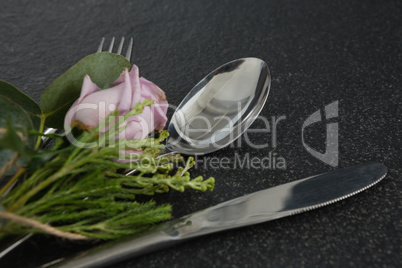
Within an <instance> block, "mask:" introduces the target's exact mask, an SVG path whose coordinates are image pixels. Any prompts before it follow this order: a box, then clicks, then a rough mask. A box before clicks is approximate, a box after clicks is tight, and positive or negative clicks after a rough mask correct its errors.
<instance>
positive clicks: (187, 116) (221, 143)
mask: <svg viewBox="0 0 402 268" xmlns="http://www.w3.org/2000/svg"><path fill="white" fill-rule="evenodd" d="M270 84H271V77H270V73H269V69H268V66H267V64H266V63H265V62H264V61H262V60H260V59H257V58H243V59H238V60H234V61H231V62H229V63H226V64H224V65H222V66H221V67H219V68H217V69H216V70H214V71H213V72H211V73H210V74H208V75H207V76H206V77H205V78H203V79H202V80H201V81H200V82H199V83H198V84H197V85H196V86H195V87H194V88H193V89H192V90H191V91H190V92H189V93H188V95H187V96H186V97H185V98H184V100H183V101H182V102H181V104H180V105H179V106H178V108H177V109H176V111H175V113H174V114H173V116H172V119H171V121H170V124H169V127H168V130H169V134H170V136H169V138H168V140H167V143H166V151H167V152H176V153H182V154H188V155H195V154H198V155H200V154H207V153H211V152H214V151H216V150H219V149H221V148H223V147H225V146H227V145H228V144H230V143H232V142H233V141H234V140H236V139H237V138H238V137H239V136H240V135H241V134H242V133H243V132H244V131H246V130H247V128H248V127H249V126H250V125H251V123H252V122H253V121H254V120H255V119H256V117H257V116H258V114H259V113H260V111H261V110H262V108H263V106H264V104H265V102H266V100H267V97H268V93H269V88H270Z"/></svg>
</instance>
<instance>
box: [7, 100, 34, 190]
mask: <svg viewBox="0 0 402 268" xmlns="http://www.w3.org/2000/svg"><path fill="white" fill-rule="evenodd" d="M0 114H1V117H0V168H1V167H4V166H6V165H8V163H10V161H11V159H12V158H13V157H14V155H15V154H19V155H22V156H25V157H26V156H28V152H29V151H31V150H33V148H34V144H35V138H34V137H32V136H29V135H28V130H30V129H33V128H34V125H33V122H32V120H31V116H30V115H29V113H28V112H27V111H26V110H24V109H23V108H22V107H21V106H20V105H19V104H18V103H16V102H14V101H13V100H11V99H9V98H8V97H5V96H4V95H0ZM21 161H22V160H21ZM12 166H14V165H12ZM13 172H15V167H14V168H12V167H10V168H9V169H8V170H4V174H6V175H7V174H10V173H13ZM4 174H0V183H3V180H4V177H3V178H1V177H2V176H3V175H4Z"/></svg>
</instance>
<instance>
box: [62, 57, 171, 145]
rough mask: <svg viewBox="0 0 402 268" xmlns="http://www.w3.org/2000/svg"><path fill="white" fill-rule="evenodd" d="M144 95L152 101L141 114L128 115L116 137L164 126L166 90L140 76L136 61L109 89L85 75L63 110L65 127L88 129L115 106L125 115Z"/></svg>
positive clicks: (138, 135) (142, 134)
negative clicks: (75, 94)
mask: <svg viewBox="0 0 402 268" xmlns="http://www.w3.org/2000/svg"><path fill="white" fill-rule="evenodd" d="M145 99H149V100H153V102H154V104H153V105H152V106H148V107H145V108H144V111H143V112H142V113H141V114H138V115H133V116H131V117H129V118H128V119H127V120H126V121H125V122H124V123H123V125H122V126H126V128H125V129H124V130H123V131H122V132H121V133H120V134H119V136H118V138H119V139H123V138H125V139H142V138H145V137H146V136H147V135H148V134H149V133H151V132H152V131H154V130H157V131H160V130H162V129H163V128H164V126H165V124H166V121H167V117H166V112H167V108H168V103H167V100H166V96H165V92H164V91H163V90H162V89H160V88H159V87H158V86H156V85H155V84H154V83H152V82H150V81H148V80H147V79H145V78H143V77H139V71H138V67H137V66H136V65H133V67H132V69H131V71H130V72H129V71H128V70H127V69H126V70H124V71H123V73H122V74H121V76H120V77H119V78H118V79H117V80H116V81H115V82H113V83H112V84H111V85H110V88H108V89H100V88H99V87H98V86H97V85H96V84H95V83H93V82H92V81H91V78H90V77H89V76H88V75H87V76H85V78H84V81H83V84H82V89H81V95H80V97H79V98H78V99H77V100H76V101H75V102H74V104H73V105H72V106H71V108H70V110H69V111H68V112H67V114H66V117H65V119H64V129H65V130H66V131H69V130H70V129H71V127H72V125H73V126H76V127H78V128H80V129H84V130H90V129H92V128H94V127H96V126H98V125H99V124H101V123H103V122H104V121H105V120H106V118H107V117H108V116H109V114H110V113H111V112H113V111H114V110H116V109H117V110H118V111H119V115H124V114H126V113H127V112H129V111H131V110H132V109H133V108H134V106H135V105H136V104H137V103H141V102H142V101H144V100H145ZM102 131H105V129H104V130H102Z"/></svg>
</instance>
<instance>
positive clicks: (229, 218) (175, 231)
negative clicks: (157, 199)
mask: <svg viewBox="0 0 402 268" xmlns="http://www.w3.org/2000/svg"><path fill="white" fill-rule="evenodd" d="M386 173H387V167H386V166H385V165H383V164H380V163H375V162H374V163H365V164H360V165H357V166H352V167H348V168H344V169H340V170H337V171H333V172H329V173H324V174H320V175H316V176H312V177H308V178H305V179H301V180H297V181H293V182H290V183H286V184H282V185H279V186H276V187H272V188H269V189H266V190H262V191H259V192H255V193H252V194H248V195H245V196H243V197H239V198H236V199H232V200H230V201H227V202H224V203H221V204H218V205H216V206H213V207H210V208H208V209H205V210H202V211H199V212H195V213H192V214H190V215H187V216H185V217H182V218H179V219H177V220H173V221H169V222H166V223H163V224H161V225H159V226H158V227H156V228H155V229H153V230H151V231H149V232H146V233H143V234H142V235H138V236H134V237H129V238H126V239H122V240H118V241H113V242H109V243H105V244H103V245H101V246H99V247H96V248H94V249H92V250H89V251H86V252H83V253H81V254H79V255H78V256H77V257H74V258H70V259H65V260H63V261H62V263H59V264H57V265H56V267H62V268H70V267H74V268H83V267H87V268H89V267H101V266H105V265H111V264H113V263H116V262H119V261H123V260H127V259H130V258H135V257H137V256H140V255H142V254H146V253H150V252H153V251H156V250H159V249H162V248H166V247H168V246H171V245H174V244H178V243H180V242H183V241H186V240H189V239H192V238H195V237H199V236H202V235H206V234H211V233H215V232H219V231H224V230H229V229H233V228H238V227H243V226H248V225H252V224H257V223H261V222H266V221H271V220H274V219H278V218H282V217H287V216H291V215H295V214H298V213H302V212H306V211H309V210H312V209H316V208H320V207H323V206H326V205H329V204H332V203H334V202H337V201H340V200H343V199H345V198H348V197H350V196H353V195H355V194H357V193H359V192H361V191H364V190H366V189H368V188H369V187H371V186H373V185H375V184H376V183H378V182H379V181H381V180H382V179H383V178H384V177H385V175H386ZM52 264H54V262H52ZM44 267H49V266H48V265H45V266H44ZM52 267H54V266H52Z"/></svg>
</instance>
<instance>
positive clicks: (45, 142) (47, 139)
mask: <svg viewBox="0 0 402 268" xmlns="http://www.w3.org/2000/svg"><path fill="white" fill-rule="evenodd" d="M115 40H116V39H115V37H112V40H111V41H110V44H109V48H108V50H107V52H110V53H113V47H114V43H115ZM124 40H125V38H124V36H123V37H122V38H121V40H120V43H119V46H118V47H117V51H116V54H117V55H121V52H122V50H123V45H124ZM104 43H105V37H102V39H101V42H100V44H99V46H98V50H97V51H96V53H99V52H102V50H103V45H104ZM132 50H133V38H132V37H131V38H130V41H129V43H128V46H127V51H126V55H125V58H126V59H127V60H128V61H130V59H131V52H132ZM61 131H62V130H60V129H56V128H46V129H45V130H44V131H43V133H44V134H46V135H48V134H55V133H59V132H61ZM50 140H51V138H50V137H46V136H42V144H41V147H42V148H44V147H45V146H46V145H48V144H49V142H50ZM0 258H1V253H0Z"/></svg>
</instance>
